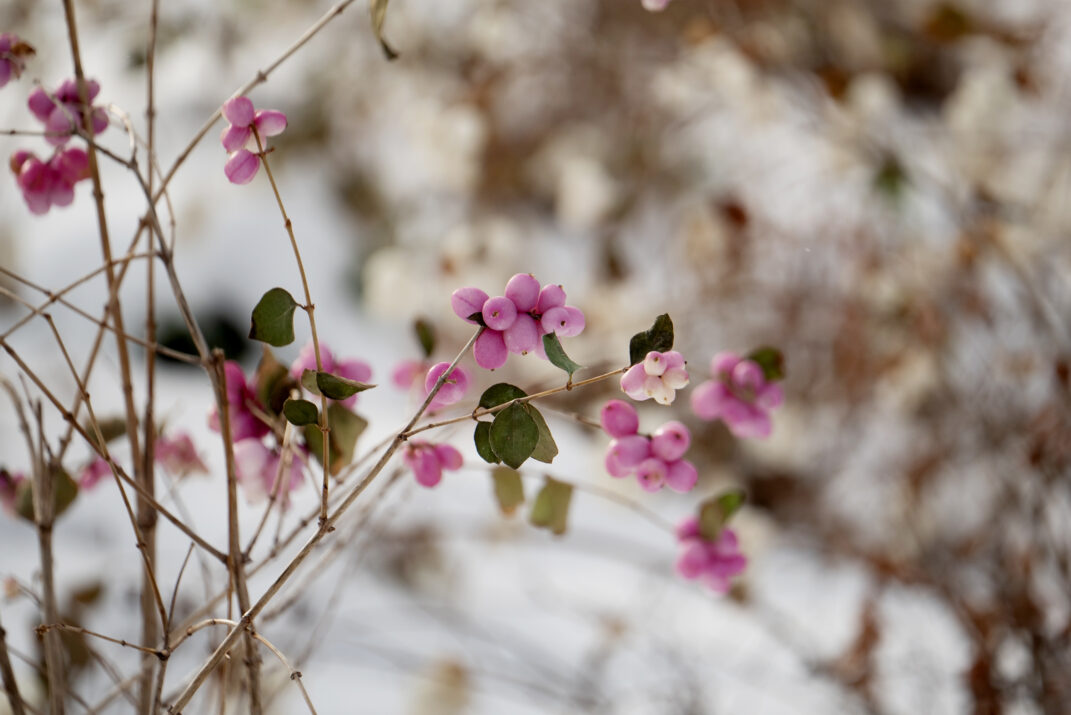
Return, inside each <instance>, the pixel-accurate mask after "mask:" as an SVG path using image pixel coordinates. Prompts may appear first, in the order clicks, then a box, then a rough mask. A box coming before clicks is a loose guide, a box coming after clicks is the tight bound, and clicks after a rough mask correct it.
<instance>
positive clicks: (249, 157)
mask: <svg viewBox="0 0 1071 715" xmlns="http://www.w3.org/2000/svg"><path fill="white" fill-rule="evenodd" d="M223 118H224V119H226V120H227V122H228V126H227V127H225V128H224V129H223V133H222V134H221V135H220V141H221V142H222V143H223V148H224V149H226V150H227V152H228V154H229V156H228V158H227V163H226V164H224V165H223V173H225V174H226V175H227V179H228V180H229V181H230V182H231V183H232V184H248V183H249V182H250V181H252V180H253V177H254V176H256V175H257V171H258V170H259V169H260V152H261V151H263V150H266V149H267V147H268V137H274V136H276V135H278V134H282V133H283V130H284V129H286V115H285V114H283V113H282V112H280V111H277V110H275V109H259V110H255V109H254V108H253V102H252V101H250V99H249V98H248V97H233V98H231V99H228V100H227V101H226V102H224V103H223ZM257 137H259V138H260V146H258V145H257Z"/></svg>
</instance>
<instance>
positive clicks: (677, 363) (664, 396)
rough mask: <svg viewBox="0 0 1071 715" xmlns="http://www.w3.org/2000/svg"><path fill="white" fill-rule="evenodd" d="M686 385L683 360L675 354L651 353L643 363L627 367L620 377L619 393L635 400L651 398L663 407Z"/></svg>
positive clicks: (679, 355) (671, 351) (685, 371)
mask: <svg viewBox="0 0 1071 715" xmlns="http://www.w3.org/2000/svg"><path fill="white" fill-rule="evenodd" d="M687 384H688V371H687V370H685V369H684V356H683V355H681V354H680V353H679V352H677V351H676V350H669V351H667V352H664V353H660V352H658V351H657V350H652V351H651V352H649V353H647V357H645V358H644V359H643V362H638V363H636V364H635V365H633V366H632V367H630V368H629V369H628V370H627V371H626V372H625V374H624V375H622V376H621V390H622V391H623V392H624V393H625V394H626V395H628V396H629V397H631V398H632V399H634V400H638V401H641V402H642V401H643V400H646V399H647V398H649V397H650V398H654V401H655V402H657V403H659V404H662V405H668V404H671V403H672V402H673V400H674V398H676V396H677V390H679V389H681V388H682V387H684V386H686V385H687Z"/></svg>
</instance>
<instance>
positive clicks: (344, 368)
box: [290, 342, 372, 407]
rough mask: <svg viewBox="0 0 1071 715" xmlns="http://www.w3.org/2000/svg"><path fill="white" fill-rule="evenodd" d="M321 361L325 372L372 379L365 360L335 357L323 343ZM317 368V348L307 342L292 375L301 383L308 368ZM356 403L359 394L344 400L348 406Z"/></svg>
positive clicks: (351, 377)
mask: <svg viewBox="0 0 1071 715" xmlns="http://www.w3.org/2000/svg"><path fill="white" fill-rule="evenodd" d="M320 363H321V364H322V365H323V371H324V372H329V373H331V374H332V375H337V376H339V377H344V378H346V379H347V380H356V381H357V382H368V381H369V380H371V379H372V368H371V366H369V364H368V363H366V362H365V361H364V360H358V359H356V358H353V359H351V360H337V359H335V355H334V353H332V352H331V348H329V347H327V346H326V345H324V344H323V343H320ZM315 369H316V349H315V348H314V347H313V345H312V343H311V342H309V343H306V344H305V347H303V348H301V352H300V353H298V356H297V359H296V360H294V362H293V363H292V364H291V365H290V377H292V378H294V380H296V381H297V382H299V383H300V382H301V375H302V373H304V372H305V371H306V370H315ZM356 403H357V395H351V396H350V397H348V398H346V399H345V400H342V404H344V405H345V406H346V407H353V406H354V405H355V404H356Z"/></svg>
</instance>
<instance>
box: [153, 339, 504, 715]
mask: <svg viewBox="0 0 1071 715" xmlns="http://www.w3.org/2000/svg"><path fill="white" fill-rule="evenodd" d="M483 330H484V329H483V328H480V329H479V330H477V331H476V332H475V333H473V335H472V337H471V338H470V339H469V341H468V342H467V343H466V344H465V347H464V348H462V349H461V352H460V353H458V355H457V357H455V358H454V361H453V362H452V363H451V364H450V365H449V367H448V368H447V369H446V370H445V371H444V372H443V374H442V375H440V376H439V379H438V380H437V381H436V383H435V385H434V386H433V387H432V389H431V391H430V392H429V393H428V396H427V397H426V398H425V400H424V404H422V405H421V406H420V409H418V410H417V411H416V414H414V415H413V417H412V419H410V420H409V423H408V424H407V425H406V426H405V427H403V428H402V429H401V430H399V431H398V432H397V433H396V434H395V437H394V439H393V440H392V441H391V443H390V445H389V446H388V447H387V449H386V451H384V453H383V455H382V456H381V457H380V458H379V461H377V462H376V463H375V465H373V466H372V468H371V469H370V470H369V471H368V474H367V475H366V476H365V478H364V479H363V480H361V481H360V482H359V483H358V484H357V485H356V486H355V487H354V488H353V489H352V490H351V491H350V493H349V494H348V495H347V496H346V498H345V499H344V500H343V501H342V503H341V504H340V505H339V506H338V508H336V509H335V511H333V512H332V513H331V514H329V515H328V517H327V520H326V521H325V522H324V523H322V524H321V525H320V527H319V529H317V531H316V533H315V534H313V536H312V538H310V539H309V541H308V542H307V543H306V544H305V546H304V547H302V549H301V551H300V552H298V554H297V555H296V556H295V557H294V558H293V559H292V560H291V561H290V563H289V564H287V566H286V568H285V569H283V572H282V573H281V574H279V576H278V577H276V579H275V581H273V582H272V584H271V586H269V587H268V590H267V591H265V592H264V594H263V595H262V596H261V597H260V598H259V599H258V600H257V602H256V603H255V604H253V606H252V607H251V608H250V609H249V610H248V611H246V612H245V613H244V614H242V619H241V621H240V626H241V627H240V628H235V629H234V630H232V631H231V632H230V633H228V634H227V637H226V638H224V639H223V642H222V643H220V644H219V646H218V647H217V648H216V650H215V651H213V653H212V655H211V656H210V657H209V658H208V660H207V661H206V662H205V663H204V664H203V665H202V666H201V669H200V670H198V671H197V674H196V675H195V676H194V678H193V680H192V681H191V682H190V683H189V684H188V685H187V686H186V688H185V689H183V691H182V693H180V694H179V696H178V698H177V699H176V700H175V702H174V703H173V704H172V705H171V706H170V707H169V708H168V712H169V713H171V714H172V715H177V713H181V712H182V709H183V708H184V707H185V706H186V704H187V703H189V701H190V698H192V697H193V696H194V694H195V693H196V692H197V690H198V689H199V688H200V687H201V685H203V684H204V682H205V680H206V679H207V678H208V676H209V675H210V674H211V673H212V671H213V670H215V668H216V666H217V665H219V662H220V661H221V660H222V659H223V657H224V655H226V654H227V652H228V651H229V650H230V649H231V648H232V647H233V646H234V643H235V641H236V640H237V639H238V638H239V637H240V636H241V634H242V633H243V632H244V631H245V628H247V627H248V626H249V624H250V623H252V621H253V619H254V618H256V617H257V615H259V614H260V612H261V611H262V610H263V609H264V607H265V606H266V605H268V603H269V602H270V601H271V599H272V598H274V597H275V594H276V593H278V592H279V589H281V588H282V587H283V585H284V584H285V583H286V582H287V581H289V580H290V577H291V576H293V575H294V573H295V572H296V571H297V569H298V567H299V566H301V564H302V563H303V562H304V561H305V559H307V558H308V557H309V554H311V553H312V552H313V550H314V549H315V548H316V546H317V545H318V544H319V543H320V541H322V540H323V538H324V537H325V536H327V534H329V533H330V532H331V530H332V529H333V528H334V524H335V522H336V521H338V519H339V518H340V517H341V516H342V515H343V514H345V513H346V511H347V510H348V509H349V508H350V506H351V505H352V504H353V502H354V501H356V500H357V498H358V497H359V496H360V495H361V494H362V493H363V492H364V490H365V489H367V488H368V486H369V485H370V484H371V483H372V481H373V480H375V478H376V477H377V476H378V475H379V474H380V472H382V471H383V468H384V467H385V466H386V465H387V462H388V461H390V458H391V457H392V456H394V453H395V452H396V451H397V450H398V448H399V447H400V446H401V445H402V443H403V442H404V441H405V435H406V433H407V432H408V431H409V430H411V429H412V428H413V425H415V424H416V423H417V420H419V419H420V418H421V416H422V415H423V414H424V411H425V410H427V409H428V405H430V404H431V401H432V400H433V399H435V395H437V394H438V392H439V390H440V389H441V388H442V386H443V384H444V383H445V382H446V376H447V375H449V374H450V371H451V370H453V369H454V368H455V367H457V364H458V363H459V362H461V358H462V357H464V356H465V354H466V353H468V351H469V350H470V349H471V348H472V345H473V344H474V343H475V342H476V339H477V338H478V337H479V336H480V335H481V334H482V333H483Z"/></svg>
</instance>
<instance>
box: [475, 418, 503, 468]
mask: <svg viewBox="0 0 1071 715" xmlns="http://www.w3.org/2000/svg"><path fill="white" fill-rule="evenodd" d="M472 439H473V441H475V442H476V453H477V454H479V455H480V458H481V459H483V461H485V462H487V463H488V464H499V463H501V462H502V460H501V459H499V458H498V455H496V454H495V450H493V449H491V423H490V422H477V423H476V431H475V432H474V433H473V435H472Z"/></svg>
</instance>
